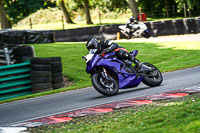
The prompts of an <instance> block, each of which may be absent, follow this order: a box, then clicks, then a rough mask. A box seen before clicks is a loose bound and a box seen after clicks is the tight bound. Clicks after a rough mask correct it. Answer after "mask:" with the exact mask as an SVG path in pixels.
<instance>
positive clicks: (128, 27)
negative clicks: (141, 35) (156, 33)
mask: <svg viewBox="0 0 200 133" xmlns="http://www.w3.org/2000/svg"><path fill="white" fill-rule="evenodd" d="M134 24H138V22H137V21H136V20H135V18H134V17H130V19H129V20H128V21H127V23H126V33H127V34H128V35H130V34H132V33H133V32H134V31H135V30H137V29H133V30H134V31H131V29H132V27H133V25H134Z"/></svg>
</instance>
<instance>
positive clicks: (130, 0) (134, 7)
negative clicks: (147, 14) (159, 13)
mask: <svg viewBox="0 0 200 133" xmlns="http://www.w3.org/2000/svg"><path fill="white" fill-rule="evenodd" d="M128 3H129V5H130V8H131V11H132V14H133V16H134V18H136V19H137V18H138V6H137V4H136V1H135V0H128Z"/></svg>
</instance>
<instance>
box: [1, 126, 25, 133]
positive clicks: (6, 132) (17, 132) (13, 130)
mask: <svg viewBox="0 0 200 133" xmlns="http://www.w3.org/2000/svg"><path fill="white" fill-rule="evenodd" d="M25 130H27V127H0V133H22V131H25ZM23 133H28V132H23Z"/></svg>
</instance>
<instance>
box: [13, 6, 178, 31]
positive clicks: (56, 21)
mask: <svg viewBox="0 0 200 133" xmlns="http://www.w3.org/2000/svg"><path fill="white" fill-rule="evenodd" d="M90 13H91V14H90V15H91V18H92V22H93V24H89V25H88V24H86V19H85V14H84V11H83V10H79V11H77V12H73V13H72V14H73V16H72V19H73V22H74V23H75V24H68V23H65V24H64V25H65V26H64V29H74V28H81V27H91V26H97V25H106V24H125V23H126V22H127V20H128V19H129V18H130V16H132V13H131V10H130V9H129V10H127V11H121V12H110V11H106V12H104V13H101V21H100V19H99V10H98V9H93V10H91V11H90ZM62 16H63V13H62V11H61V10H60V9H58V8H48V9H43V10H38V11H36V12H35V13H32V14H30V15H29V16H28V17H26V18H24V19H22V20H21V21H19V22H18V23H17V24H15V25H13V29H20V30H22V29H30V19H31V20H32V29H34V30H44V29H48V30H62V29H63V24H62ZM177 18H178V17H176V18H147V21H153V20H163V19H177Z"/></svg>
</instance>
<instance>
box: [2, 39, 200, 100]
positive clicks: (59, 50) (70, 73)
mask: <svg viewBox="0 0 200 133" xmlns="http://www.w3.org/2000/svg"><path fill="white" fill-rule="evenodd" d="M119 45H120V46H123V47H125V48H127V50H129V51H131V50H134V49H138V50H139V55H138V57H137V58H138V59H140V61H142V62H149V63H152V64H154V65H155V66H157V67H158V68H159V69H160V70H161V72H168V71H174V70H179V69H184V68H188V67H194V66H199V65H200V58H199V55H200V45H199V42H148V43H134V42H126V43H124V42H120V43H119ZM33 46H34V47H35V51H36V55H37V57H55V56H61V57H62V63H63V74H64V76H65V77H67V78H68V80H70V81H73V85H72V86H69V87H67V88H62V89H57V90H52V91H47V92H42V93H37V94H32V95H27V96H22V97H18V98H12V99H8V100H2V101H0V103H5V102H10V101H16V100H20V99H26V98H31V97H38V96H43V95H48V94H53V93H59V92H64V91H68V90H72V89H78V88H84V87H88V86H91V85H92V84H91V81H90V75H88V74H87V73H86V72H85V68H86V65H85V61H84V60H82V59H81V57H82V55H85V54H86V52H87V50H86V48H85V43H64V42H63V43H49V44H34V45H33ZM191 46H192V47H191Z"/></svg>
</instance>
